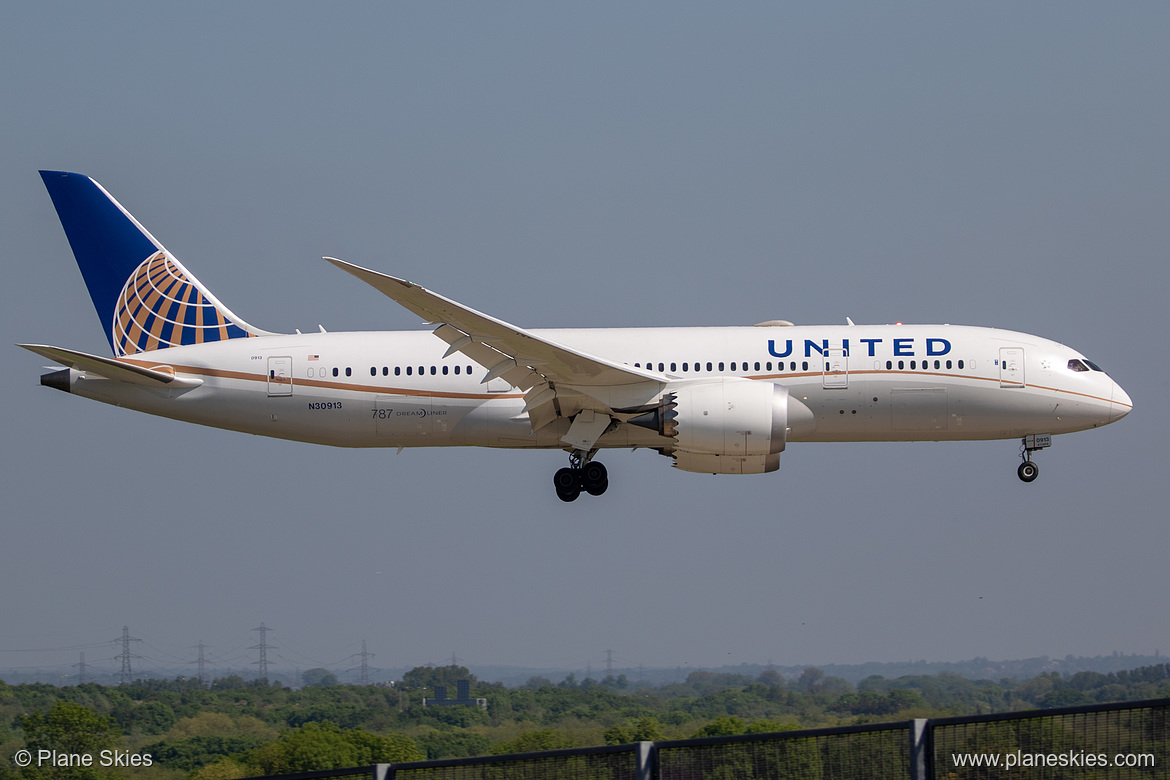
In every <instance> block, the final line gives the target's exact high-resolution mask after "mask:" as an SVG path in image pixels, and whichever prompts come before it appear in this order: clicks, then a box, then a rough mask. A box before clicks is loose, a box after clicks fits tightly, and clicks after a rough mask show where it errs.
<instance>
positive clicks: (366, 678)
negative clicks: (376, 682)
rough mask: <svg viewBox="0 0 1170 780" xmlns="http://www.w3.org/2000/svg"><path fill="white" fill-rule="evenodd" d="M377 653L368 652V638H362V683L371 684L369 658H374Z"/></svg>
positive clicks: (364, 684) (363, 684)
mask: <svg viewBox="0 0 1170 780" xmlns="http://www.w3.org/2000/svg"><path fill="white" fill-rule="evenodd" d="M374 655H375V653H367V652H366V640H364V639H363V640H362V677H361V684H362V686H363V687H364V686H366V685H369V684H370V664H369V659H371V658H373V657H374Z"/></svg>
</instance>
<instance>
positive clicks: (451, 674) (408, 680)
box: [402, 665, 477, 695]
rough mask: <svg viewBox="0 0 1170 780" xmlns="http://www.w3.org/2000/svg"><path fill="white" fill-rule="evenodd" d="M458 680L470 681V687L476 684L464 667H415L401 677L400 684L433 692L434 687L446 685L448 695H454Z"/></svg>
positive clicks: (472, 675)
mask: <svg viewBox="0 0 1170 780" xmlns="http://www.w3.org/2000/svg"><path fill="white" fill-rule="evenodd" d="M460 680H470V681H471V685H472V687H475V684H476V682H477V680H476V679H475V675H474V674H472V673H471V672H470V671H468V670H467V667H466V666H454V665H451V666H416V667H415V668H413V669H411V670H410V671H409V672H407V673H406V674H404V675H402V684H403V685H405V686H406V687H407V688H428V689H430V690H434V688H435V686H436V685H446V686H447V688H448V692H449V695H454V694H455V685H456V683H458V682H459V681H460Z"/></svg>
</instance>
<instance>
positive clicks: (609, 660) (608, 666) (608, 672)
mask: <svg viewBox="0 0 1170 780" xmlns="http://www.w3.org/2000/svg"><path fill="white" fill-rule="evenodd" d="M605 676H606V677H613V650H606V651H605Z"/></svg>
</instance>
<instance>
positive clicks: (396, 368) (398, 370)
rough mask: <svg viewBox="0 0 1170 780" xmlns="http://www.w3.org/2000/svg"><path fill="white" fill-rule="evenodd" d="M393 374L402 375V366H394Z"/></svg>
mask: <svg viewBox="0 0 1170 780" xmlns="http://www.w3.org/2000/svg"><path fill="white" fill-rule="evenodd" d="M394 376H402V366H394Z"/></svg>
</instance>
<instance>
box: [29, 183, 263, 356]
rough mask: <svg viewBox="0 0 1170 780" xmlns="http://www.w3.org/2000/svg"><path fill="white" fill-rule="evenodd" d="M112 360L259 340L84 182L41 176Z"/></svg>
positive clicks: (146, 233) (254, 331) (126, 216)
mask: <svg viewBox="0 0 1170 780" xmlns="http://www.w3.org/2000/svg"><path fill="white" fill-rule="evenodd" d="M41 178H42V179H43V180H44V182H45V187H46V189H48V191H49V197H51V198H52V199H53V205H54V206H55V207H56V209H57V215H58V216H59V217H60V218H61V225H62V227H63V228H64V229H65V235H66V237H68V239H69V245H70V246H71V247H72V248H73V255H74V256H75V257H76V258H77V265H78V266H79V267H80V268H81V274H82V276H83V277H84V278H85V284H86V287H88V288H89V295H90V298H91V299H93V305H94V308H96V309H97V313H98V317H99V318H100V319H101V322H102V327H103V328H104V329H105V332H106V338H107V339H108V340H109V342H110V347H111V348H112V349H113V350H114V355H115V356H116V357H123V356H126V355H132V354H135V353H138V352H149V351H151V350H156V349H164V348H166V347H177V346H182V345H187V344H202V343H204V342H208V341H222V340H224V339H234V338H246V337H248V336H259V335H264V331H261V330H258V329H256V328H253V327H251V326H250V325H248V324H247V323H246V322H244V321H243V320H241V319H240V318H239V317H237V316H236V315H235V314H233V313H232V312H231V311H230V310H229V309H228V308H227V307H226V306H224V305H223V304H222V303H220V302H219V300H217V299H216V297H215V296H214V295H212V294H211V292H210V291H208V290H207V288H206V287H204V286H203V285H202V284H200V283H199V280H197V279H196V278H195V277H194V276H192V275H191V274H190V273H189V272H188V271H187V269H186V268H184V267H183V265H182V264H181V263H180V262H179V261H178V260H177V259H175V257H174V256H173V255H172V254H171V253H170V252H168V251H167V250H166V247H164V246H163V245H162V244H160V243H159V242H158V240H157V239H155V237H154V236H152V235H151V234H150V232H149V231H148V230H147V229H146V228H144V227H143V226H142V225H141V224H140V223H139V222H138V220H136V219H135V218H134V217H133V216H131V214H130V212H128V211H126V209H124V208H123V207H122V205H121V204H120V203H118V201H116V200H114V198H113V196H111V195H110V194H109V193H108V192H106V190H105V189H104V188H102V186H101V185H100V184H98V183H97V182H96V181H94V180H93V179H91V178H89V177H88V176H83V175H81V174H78V173H65V172H63V171H41Z"/></svg>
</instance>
